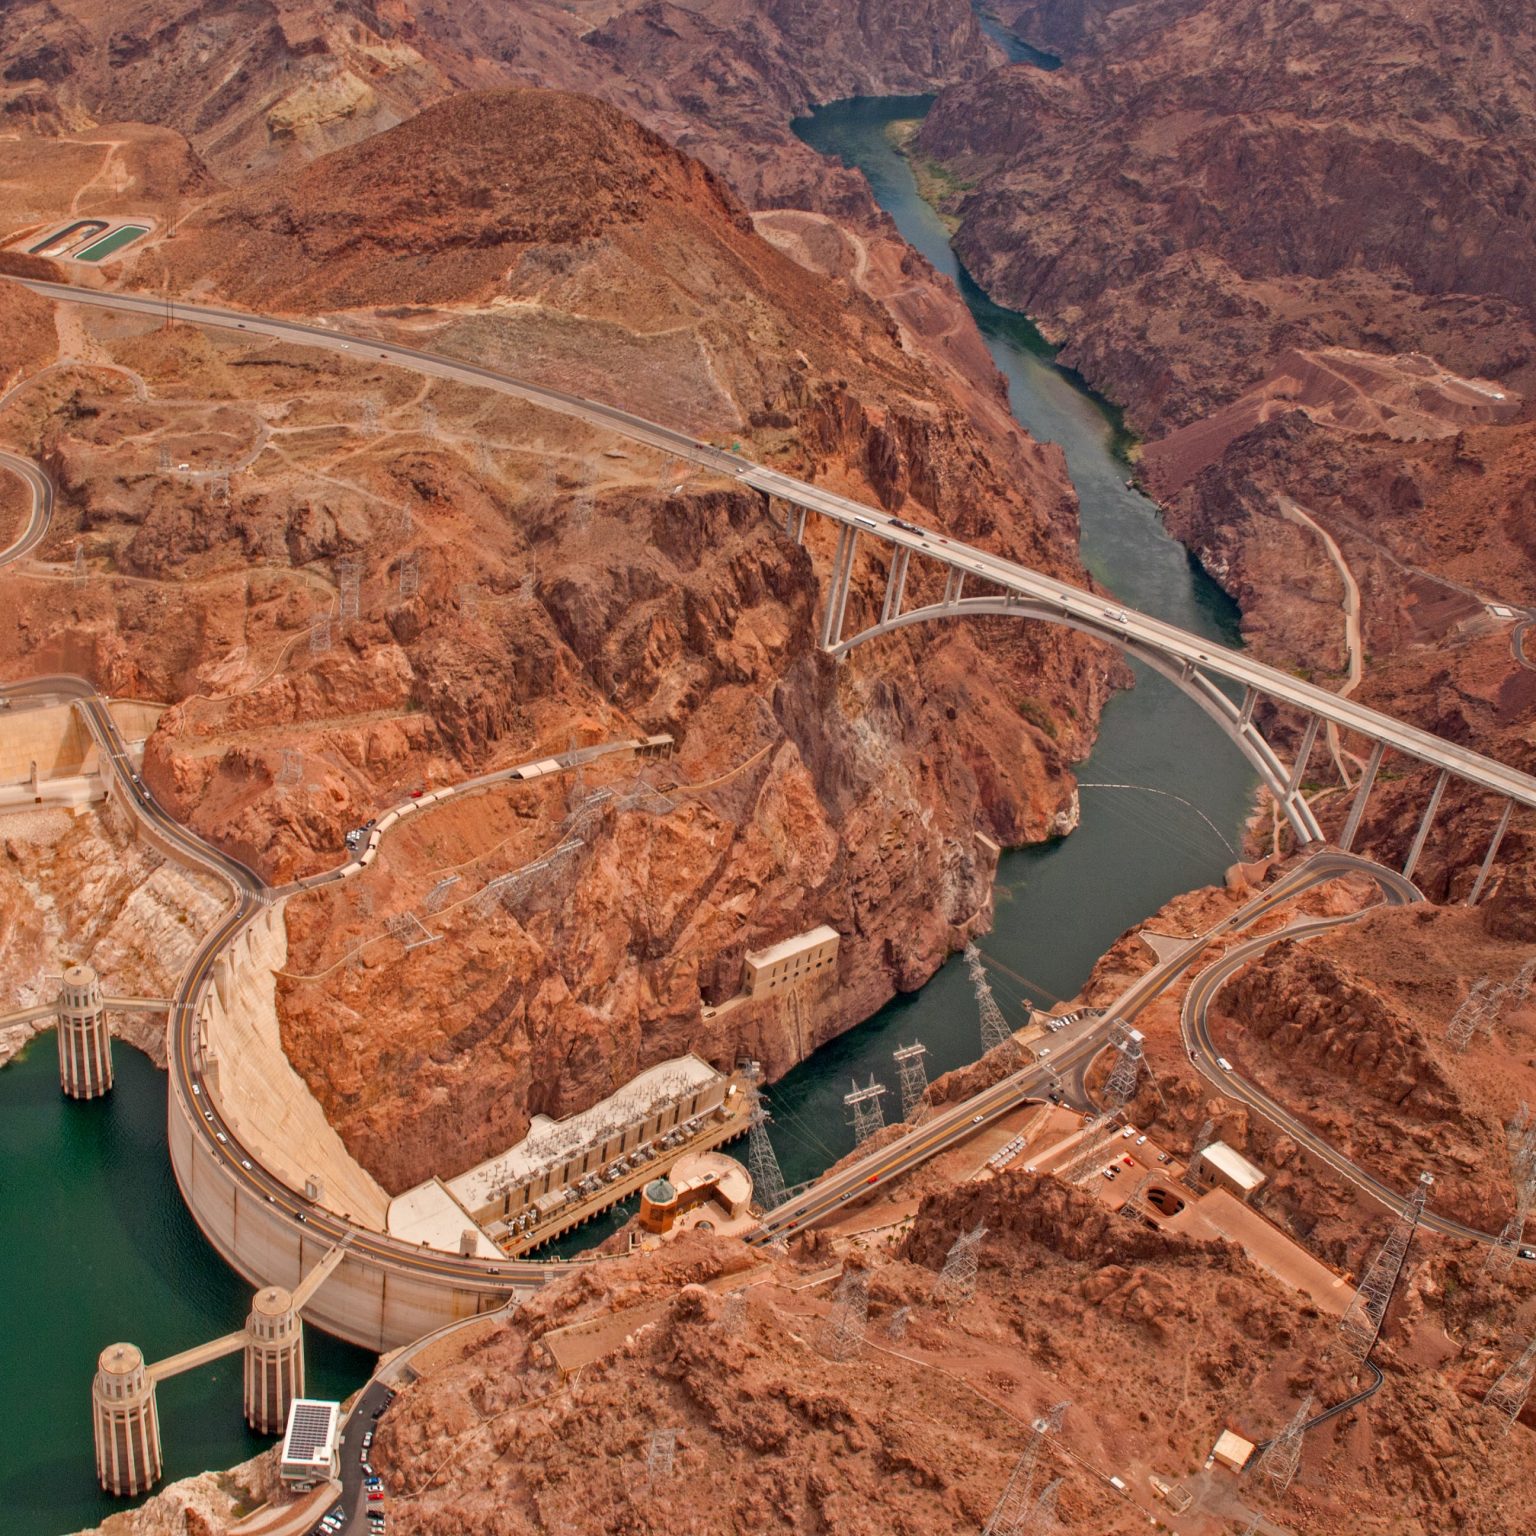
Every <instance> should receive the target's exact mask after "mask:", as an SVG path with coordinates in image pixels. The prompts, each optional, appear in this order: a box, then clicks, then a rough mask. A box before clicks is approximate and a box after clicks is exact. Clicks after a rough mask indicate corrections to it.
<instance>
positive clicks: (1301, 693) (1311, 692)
mask: <svg viewBox="0 0 1536 1536" xmlns="http://www.w3.org/2000/svg"><path fill="white" fill-rule="evenodd" d="M9 281H12V282H18V283H20V284H21V285H22V286H24V287H26V288H30V289H31V290H32V291H33V292H34V293H38V294H41V295H43V296H44V297H47V298H51V299H55V300H58V301H61V302H67V303H77V304H88V305H93V306H97V307H100V308H104V309H113V310H118V311H122V312H126V313H131V314H139V315H144V316H146V317H148V318H151V319H155V320H161V319H163V318H164V317H165V314H166V304H165V300H164V299H163V298H157V297H148V296H145V295H141V294H133V293H103V292H98V291H95V290H91V289H84V288H76V287H73V286H71V285H70V284H67V283H47V282H38V281H35V280H33V279H29V278H11V279H9ZM174 308H175V315H176V318H178V319H180V320H183V321H187V322H191V323H194V324H199V325H211V326H217V327H220V328H223V329H227V330H237V331H247V332H249V333H251V334H252V335H258V336H267V337H271V338H272V339H274V340H279V341H288V342H296V343H299V344H302V345H305V346H314V347H320V348H324V349H326V350H330V351H342V352H348V353H351V354H352V355H354V356H356V357H357V358H359V359H360V360H363V361H371V360H378V361H381V362H385V363H390V364H394V365H397V366H400V367H404V368H409V369H411V370H412V371H414V372H416V373H419V374H424V375H427V376H429V377H435V378H443V379H451V380H454V381H456V382H459V383H463V384H469V385H474V386H480V387H483V388H489V389H494V390H497V391H499V392H500V393H503V394H507V395H512V396H515V397H516V398H519V399H523V400H528V401H531V402H532V403H534V404H536V405H541V406H544V407H546V408H547V409H550V410H554V411H558V412H560V413H562V414H564V415H569V416H575V417H578V418H580V419H581V420H583V421H586V422H588V423H590V424H591V425H593V426H597V427H602V428H606V429H608V430H610V431H613V432H616V433H618V434H620V435H622V436H624V437H626V438H629V439H630V440H631V441H634V442H640V443H645V444H648V445H649V446H651V447H653V448H657V449H659V450H660V451H662V452H664V453H668V454H672V455H673V456H675V457H678V458H682V459H686V460H689V461H690V462H692V463H696V464H699V465H702V466H704V467H705V468H708V469H712V470H715V471H716V472H718V473H720V474H722V475H727V476H730V477H732V478H734V479H736V480H737V481H739V482H740V483H741V484H743V485H747V486H750V487H752V488H753V489H755V490H757V491H759V492H761V493H763V494H764V495H767V496H774V497H778V498H780V499H781V500H783V501H785V502H788V503H790V504H792V505H794V506H797V507H802V508H805V509H806V510H808V511H812V512H816V513H818V514H819V515H821V516H824V517H827V518H830V519H831V520H832V521H834V522H837V523H839V524H842V525H843V526H844V527H845V528H848V529H850V530H852V532H853V533H854V534H856V535H862V536H865V537H875V538H877V539H878V540H879V541H880V542H881V543H883V544H886V545H888V546H891V547H892V548H894V549H904V550H906V551H907V552H908V554H909V555H911V554H916V555H919V556H921V557H923V558H925V559H928V560H930V561H936V562H938V563H940V564H941V565H944V566H947V567H949V568H950V569H951V570H952V571H954V572H956V573H959V574H960V575H962V576H964V577H968V578H972V579H977V580H981V581H984V582H987V583H990V584H992V585H993V586H995V587H997V588H1000V589H1001V590H1002V595H1001V596H999V597H998V598H995V599H988V598H982V599H965V600H963V601H962V600H959V599H958V598H957V599H955V600H954V601H952V602H950V603H948V604H941V605H937V606H934V607H929V608H924V609H918V610H914V611H913V612H912V613H908V614H903V615H900V616H899V617H898V618H897V619H896V620H895V621H894V622H895V623H896V624H897V625H901V624H908V623H917V622H926V621H927V620H928V619H930V618H933V617H937V616H940V615H942V614H943V613H945V612H948V613H951V614H963V613H987V612H1004V611H1010V609H1013V610H1014V611H1017V612H1019V613H1020V614H1021V615H1022V616H1026V617H1034V618H1042V619H1046V620H1048V621H1050V622H1055V623H1060V624H1065V625H1068V626H1069V627H1071V628H1075V629H1080V630H1082V631H1084V632H1086V633H1089V634H1093V635H1097V636H1098V637H1100V638H1101V639H1104V640H1107V641H1108V642H1109V643H1111V644H1112V645H1114V646H1116V647H1117V648H1118V649H1120V650H1122V651H1124V652H1126V653H1127V654H1129V655H1132V656H1137V657H1140V658H1141V659H1143V660H1146V661H1149V662H1151V663H1153V664H1158V663H1161V664H1162V665H1163V666H1164V667H1167V666H1169V665H1170V664H1171V665H1172V666H1173V667H1174V668H1175V669H1176V671H1177V672H1179V673H1181V674H1182V682H1181V686H1191V687H1192V691H1194V692H1195V693H1196V695H1197V697H1198V696H1199V695H1200V692H1201V690H1199V689H1198V687H1194V686H1192V680H1193V679H1197V678H1199V679H1201V680H1203V675H1204V674H1211V675H1215V676H1219V677H1223V678H1227V679H1230V680H1232V681H1234V682H1236V683H1238V684H1240V685H1242V686H1243V687H1244V688H1251V689H1253V690H1254V691H1255V693H1256V694H1259V695H1263V696H1265V697H1268V698H1271V699H1275V700H1278V701H1281V702H1283V703H1286V704H1289V705H1292V706H1294V707H1295V708H1298V709H1300V710H1303V711H1306V712H1308V713H1310V714H1314V715H1317V716H1318V717H1319V718H1321V719H1323V720H1325V721H1331V722H1333V723H1334V724H1335V725H1337V726H1340V727H1342V728H1344V729H1345V730H1350V731H1355V732H1358V733H1359V734H1361V735H1363V736H1365V737H1367V738H1368V739H1370V740H1373V741H1381V742H1384V743H1385V744H1386V745H1387V746H1388V747H1390V748H1392V749H1394V750H1395V751H1397V752H1399V753H1401V754H1403V755H1405V756H1408V757H1412V758H1416V759H1419V760H1420V761H1422V762H1426V763H1429V764H1431V765H1432V766H1435V767H1438V768H1444V769H1446V770H1447V771H1448V772H1450V773H1451V774H1453V775H1455V776H1456V777H1459V778H1463V779H1466V780H1468V781H1469V782H1471V783H1474V784H1477V785H1480V786H1481V787H1483V788H1485V789H1487V790H1489V791H1491V792H1493V793H1496V794H1500V795H1504V796H1507V797H1508V798H1509V799H1511V800H1513V801H1515V802H1516V803H1517V804H1520V805H1524V806H1528V807H1533V808H1536V778H1532V777H1531V776H1530V775H1529V774H1526V773H1522V772H1520V771H1519V770H1518V769H1515V768H1510V767H1508V766H1506V765H1505V764H1503V763H1498V762H1495V761H1494V760H1493V759H1491V758H1488V757H1484V756H1483V755H1482V754H1481V753H1478V752H1474V751H1472V750H1471V749H1469V748H1467V747H1462V746H1458V745H1457V744H1455V743H1454V742H1449V741H1445V740H1442V739H1441V738H1440V737H1438V736H1435V735H1433V734H1432V733H1430V732H1429V731H1424V730H1420V729H1419V728H1418V727H1417V726H1413V725H1407V724H1405V723H1403V722H1401V721H1398V720H1394V719H1393V718H1392V717H1391V716H1389V715H1383V714H1380V713H1378V712H1377V711H1376V710H1373V709H1369V708H1367V707H1366V706H1364V705H1362V704H1357V703H1354V702H1353V701H1352V700H1349V699H1343V698H1340V697H1339V696H1338V695H1337V694H1333V693H1330V692H1329V691H1328V690H1327V689H1325V688H1318V687H1315V686H1314V685H1313V684H1311V683H1305V682H1302V681H1301V680H1299V679H1298V678H1295V677H1292V676H1291V675H1290V674H1289V673H1286V672H1281V671H1279V670H1277V669H1276V668H1274V667H1269V666H1265V665H1264V664H1263V663H1262V662H1259V661H1255V660H1253V659H1252V658H1250V657H1249V656H1247V655H1246V654H1245V653H1243V652H1241V651H1230V650H1225V649H1223V648H1221V647H1219V646H1215V645H1213V644H1212V642H1211V641H1208V640H1205V639H1203V638H1202V637H1201V636H1199V635H1192V634H1190V633H1188V632H1187V631H1185V630H1182V629H1179V628H1178V627H1177V626H1175V625H1173V624H1168V623H1165V622H1163V621H1162V620H1161V619H1155V618H1152V617H1151V616H1150V615H1148V614H1143V613H1137V612H1135V611H1134V610H1129V609H1124V608H1121V607H1119V606H1118V605H1116V604H1114V603H1111V602H1106V601H1105V599H1104V598H1103V597H1101V596H1097V595H1095V594H1093V593H1091V592H1086V591H1084V590H1083V589H1082V588H1080V587H1074V586H1071V585H1069V584H1068V583H1066V582H1062V581H1056V580H1054V579H1053V578H1051V577H1048V576H1044V575H1041V574H1040V573H1039V572H1036V571H1032V570H1030V569H1028V568H1027V567H1026V566H1022V565H1017V564H1015V563H1014V562H1013V561H1011V560H1005V559H1003V558H1002V557H1001V556H999V555H991V554H988V553H986V552H985V551H984V550H979V549H974V548H972V547H971V546H969V545H966V544H962V543H960V542H958V541H956V540H954V539H950V538H948V537H946V536H945V535H943V534H939V533H935V532H933V531H931V530H928V529H922V528H917V527H915V526H913V525H912V524H911V523H908V522H905V521H903V520H901V519H899V518H893V517H892V516H890V515H889V514H888V513H886V512H882V511H880V510H878V509H876V508H874V507H868V506H865V505H863V504H862V503H861V502H857V501H853V500H851V499H850V498H849V497H846V496H839V495H837V494H835V493H834V492H831V491H826V490H821V489H818V488H817V487H816V486H813V485H808V484H807V483H806V482H805V481H803V480H797V479H795V478H794V477H793V476H790V475H785V474H782V473H780V472H779V471H777V470H772V469H765V468H763V467H762V466H760V465H757V464H753V463H752V462H751V461H750V460H748V459H745V458H743V457H742V456H741V455H739V454H736V453H727V452H725V451H723V450H721V449H718V448H713V447H710V446H709V445H708V444H707V443H701V442H699V441H697V440H696V439H693V438H690V437H688V436H686V435H685V434H684V433H681V432H677V431H674V430H673V429H672V428H670V427H665V426H662V425H660V424H659V423H657V422H653V421H647V420H646V419H645V418H644V417H642V416H636V415H634V414H633V413H631V412H629V411H623V410H620V409H618V408H617V407H616V406H610V405H604V404H603V403H602V402H600V401H595V400H586V399H583V398H581V397H580V396H577V395H571V394H567V393H565V392H564V391H561V390H555V389H548V388H545V387H543V386H542V385H538V384H533V383H530V382H528V381H527V380H524V379H518V378H514V377H512V376H511V375H508V374H504V373H500V372H498V371H497V370H495V369H492V368H485V367H482V366H480V365H479V364H476V363H468V362H463V361H460V360H458V359H455V358H451V357H444V356H442V355H441V354H438V353H434V352H428V351H425V350H423V349H421V348H418V347H408V346H405V345H403V344H401V343H399V342H393V341H387V340H380V339H377V338H370V337H365V336H358V335H347V334H344V333H341V332H338V331H336V330H334V329H328V328H326V327H324V326H320V325H312V324H306V323H304V322H302V321H298V320H287V319H281V318H275V317H273V316H269V315H257V314H252V313H247V312H243V311H239V310H231V309H222V308H217V307H214V306H210V305H202V304H186V303H182V302H180V301H178V302H177V303H176V304H175V307H174ZM850 564H851V562H850ZM833 585H834V586H835V585H836V583H835V582H834V583H833ZM833 640H834V641H835V642H840V640H841V637H840V636H838V635H834V636H833ZM842 648H845V647H843V646H841V645H840V644H838V645H834V649H842ZM1252 737H1253V738H1256V733H1252ZM1262 750H1263V751H1267V750H1268V749H1267V747H1265V748H1263V749H1262Z"/></svg>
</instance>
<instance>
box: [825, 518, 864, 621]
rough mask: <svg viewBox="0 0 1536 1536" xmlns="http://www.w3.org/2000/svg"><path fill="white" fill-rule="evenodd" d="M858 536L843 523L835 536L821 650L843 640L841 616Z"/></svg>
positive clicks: (851, 576) (846, 599)
mask: <svg viewBox="0 0 1536 1536" xmlns="http://www.w3.org/2000/svg"><path fill="white" fill-rule="evenodd" d="M858 542H859V536H858V534H857V533H855V532H854V530H853V528H852V526H851V525H850V524H848V523H844V524H843V525H842V526H841V527H840V528H839V529H838V534H837V553H836V554H835V555H833V557H832V580H831V582H830V583H829V584H828V587H827V611H826V612H825V613H824V614H822V616H821V648H822V650H824V651H828V650H831V649H832V647H833V646H834V645H836V644H837V643H838V641H839V640H841V639H842V638H843V614H844V612H845V611H846V609H847V607H848V587H849V584H850V583H851V582H852V580H853V554H854V550H855V549H856V548H857V547H858Z"/></svg>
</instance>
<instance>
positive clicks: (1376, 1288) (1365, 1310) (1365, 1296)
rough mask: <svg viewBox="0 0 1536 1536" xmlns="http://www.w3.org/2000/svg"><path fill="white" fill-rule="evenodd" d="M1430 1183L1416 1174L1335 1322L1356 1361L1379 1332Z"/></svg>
mask: <svg viewBox="0 0 1536 1536" xmlns="http://www.w3.org/2000/svg"><path fill="white" fill-rule="evenodd" d="M1432 1183H1434V1179H1433V1177H1432V1176H1431V1175H1430V1174H1428V1173H1421V1174H1420V1175H1419V1182H1418V1187H1417V1188H1416V1189H1415V1190H1414V1192H1413V1193H1412V1194H1411V1195H1410V1196H1409V1197H1408V1199H1407V1201H1406V1202H1405V1204H1404V1206H1403V1214H1402V1215H1401V1217H1399V1218H1398V1221H1397V1224H1396V1225H1395V1226H1394V1227H1393V1228H1392V1232H1391V1235H1390V1236H1389V1237H1388V1238H1387V1240H1386V1242H1385V1243H1383V1244H1382V1248H1381V1252H1380V1253H1378V1254H1377V1255H1376V1259H1375V1262H1374V1263H1372V1265H1371V1267H1370V1268H1369V1269H1368V1270H1367V1271H1366V1274H1365V1279H1364V1280H1362V1281H1361V1282H1360V1289H1359V1290H1358V1291H1356V1292H1355V1297H1354V1300H1353V1301H1351V1302H1350V1304H1349V1310H1348V1311H1347V1312H1346V1313H1345V1314H1344V1317H1343V1319H1342V1321H1341V1322H1340V1323H1339V1329H1340V1331H1341V1332H1342V1333H1343V1335H1344V1339H1345V1342H1346V1343H1347V1344H1348V1346H1349V1348H1350V1350H1351V1351H1352V1353H1353V1354H1354V1356H1355V1358H1356V1359H1357V1360H1363V1359H1365V1357H1366V1356H1367V1355H1368V1354H1370V1352H1371V1350H1372V1348H1373V1347H1374V1346H1375V1343H1376V1338H1377V1335H1379V1334H1380V1332H1381V1325H1382V1323H1383V1321H1384V1320H1385V1319H1386V1315H1387V1307H1388V1306H1389V1305H1390V1304H1391V1301H1392V1292H1393V1291H1394V1290H1396V1289H1397V1279H1398V1276H1399V1275H1400V1274H1401V1273H1402V1270H1403V1260H1404V1259H1405V1258H1407V1256H1408V1244H1409V1243H1410V1242H1412V1241H1413V1233H1414V1228H1416V1227H1417V1226H1418V1224H1419V1222H1420V1221H1421V1220H1422V1219H1423V1216H1424V1200H1425V1198H1426V1196H1427V1195H1428V1194H1429V1186H1430V1185H1431V1184H1432Z"/></svg>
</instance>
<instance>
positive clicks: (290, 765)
mask: <svg viewBox="0 0 1536 1536" xmlns="http://www.w3.org/2000/svg"><path fill="white" fill-rule="evenodd" d="M303 778H304V760H303V758H301V757H300V756H299V754H298V753H297V752H295V751H294V750H293V749H292V748H291V747H284V748H283V762H282V766H281V767H280V768H279V769H278V770H277V782H278V783H279V784H283V785H288V784H298V783H300V782H301V781H302V780H303Z"/></svg>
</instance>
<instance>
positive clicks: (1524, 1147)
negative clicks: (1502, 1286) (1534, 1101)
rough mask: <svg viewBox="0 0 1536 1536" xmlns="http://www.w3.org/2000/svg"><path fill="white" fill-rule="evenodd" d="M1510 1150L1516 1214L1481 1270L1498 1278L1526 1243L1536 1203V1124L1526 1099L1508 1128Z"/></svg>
mask: <svg viewBox="0 0 1536 1536" xmlns="http://www.w3.org/2000/svg"><path fill="white" fill-rule="evenodd" d="M1508 1149H1510V1180H1511V1183H1513V1184H1514V1212H1513V1215H1511V1217H1510V1220H1508V1221H1507V1223H1505V1224H1504V1230H1502V1232H1501V1233H1499V1241H1498V1243H1495V1244H1493V1247H1490V1249H1488V1252H1487V1255H1485V1256H1484V1261H1482V1267H1484V1269H1485V1270H1488V1272H1490V1273H1495V1275H1502V1273H1505V1272H1507V1270H1508V1267H1510V1266H1511V1264H1513V1263H1514V1253H1516V1252H1518V1250H1519V1246H1521V1244H1522V1243H1524V1241H1525V1221H1527V1218H1528V1217H1530V1213H1531V1206H1533V1204H1536V1124H1533V1123H1531V1111H1530V1104H1527V1103H1525V1101H1524V1100H1521V1107H1519V1109H1518V1111H1516V1112H1514V1118H1513V1120H1511V1121H1510V1126H1508Z"/></svg>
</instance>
